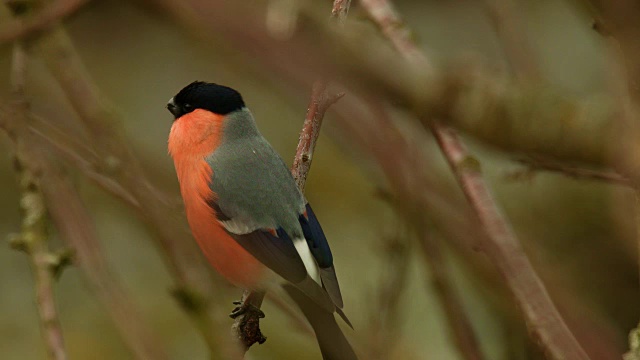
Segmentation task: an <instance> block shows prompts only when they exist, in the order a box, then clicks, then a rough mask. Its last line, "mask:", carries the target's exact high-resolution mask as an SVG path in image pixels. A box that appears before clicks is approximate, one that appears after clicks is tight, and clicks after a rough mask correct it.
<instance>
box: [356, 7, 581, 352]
mask: <svg viewBox="0 0 640 360" xmlns="http://www.w3.org/2000/svg"><path fill="white" fill-rule="evenodd" d="M381 1H382V0H381ZM382 2H385V1H382ZM366 4H367V2H366V1H363V5H365V6H366ZM386 6H387V8H392V5H391V3H390V2H387V4H386ZM369 14H370V15H371V16H372V18H373V19H374V20H376V21H377V23H378V25H379V26H380V27H384V26H385V25H386V26H388V24H389V23H390V22H388V21H387V22H381V21H378V20H380V19H381V17H380V16H379V13H377V12H376V11H375V9H371V10H369ZM389 16H393V14H392V15H389ZM393 23H395V24H401V23H402V22H401V21H400V19H398V18H396V21H394V22H393ZM398 27H399V26H396V29H388V30H387V31H385V32H384V33H385V34H386V35H387V36H388V37H389V40H390V41H391V42H392V43H393V44H394V46H395V47H396V49H397V50H398V51H400V52H401V54H402V55H403V56H405V57H406V58H407V60H414V61H415V59H416V58H415V55H414V54H415V53H416V52H417V46H416V45H415V44H413V43H412V42H411V40H410V39H408V38H407V37H406V34H407V31H401V30H398V29H397V28H398ZM400 45H401V46H400ZM411 45H413V48H415V49H416V50H414V51H412V52H410V53H409V52H407V54H406V55H405V54H404V53H402V50H403V49H406V48H407V46H409V48H411ZM418 60H419V61H421V62H422V63H424V65H423V64H418V65H422V67H427V66H428V62H427V57H426V56H424V55H423V56H422V59H421V60H420V58H418ZM429 128H430V129H431V131H432V133H433V134H434V136H435V138H436V140H437V141H438V144H439V146H440V149H441V150H442V153H443V155H444V156H445V158H446V160H447V162H448V163H449V165H450V166H451V168H452V170H453V171H454V173H455V175H456V178H457V180H458V182H459V183H460V186H461V187H462V190H463V192H464V193H465V195H466V197H467V199H468V200H469V203H470V204H471V207H472V208H473V209H474V211H475V213H476V215H477V216H478V218H479V219H480V223H481V224H482V225H483V227H484V230H485V231H486V233H487V234H488V235H489V236H488V237H487V238H486V239H485V241H483V244H482V245H483V250H484V251H485V253H486V254H487V255H488V256H489V257H490V258H491V259H492V260H493V261H494V262H495V263H496V266H497V267H498V269H499V270H500V273H501V274H502V276H503V277H504V278H505V279H506V281H507V284H508V286H509V289H510V290H511V292H512V294H513V296H514V298H515V300H516V302H517V303H518V305H519V306H520V308H521V310H522V311H523V315H524V317H525V319H526V320H527V325H528V327H529V331H530V332H531V334H532V336H533V337H534V339H536V340H538V341H539V344H540V346H541V347H542V348H543V350H544V351H545V352H547V354H548V355H549V356H550V357H552V358H554V359H588V356H587V354H586V353H585V352H584V350H583V349H582V347H581V346H580V344H579V343H578V341H577V340H576V339H575V337H574V335H573V334H572V333H571V331H570V330H569V328H568V327H567V325H566V324H565V322H564V321H563V319H562V317H561V316H560V314H559V312H558V310H557V309H556V307H555V305H554V304H553V301H552V300H551V298H550V297H549V295H548V294H547V290H546V288H545V286H544V284H543V283H542V281H541V280H540V278H539V277H538V275H537V274H536V272H535V270H534V269H533V266H532V265H531V263H530V262H529V259H528V258H527V256H526V254H525V253H524V250H523V249H522V247H521V245H520V243H519V241H518V239H517V238H516V236H515V233H514V232H513V230H512V229H511V226H510V225H509V223H508V222H507V220H506V219H505V218H504V217H503V216H502V214H501V212H500V210H499V209H498V207H497V205H496V204H495V202H494V200H493V197H492V195H491V193H490V191H489V189H488V187H487V186H486V184H485V182H484V179H483V178H482V175H481V173H480V170H479V163H478V162H477V161H476V160H475V159H473V158H472V157H471V156H470V155H469V154H468V153H467V151H466V149H465V146H464V144H463V143H462V142H461V141H460V140H459V138H458V136H457V134H456V133H455V131H453V130H452V129H447V128H445V127H443V126H441V125H440V124H438V123H437V122H436V121H433V120H431V124H430V127H429Z"/></svg>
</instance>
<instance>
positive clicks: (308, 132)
mask: <svg viewBox="0 0 640 360" xmlns="http://www.w3.org/2000/svg"><path fill="white" fill-rule="evenodd" d="M350 5H351V0H335V1H334V2H333V7H332V9H331V18H332V19H334V20H337V21H338V22H339V23H344V21H345V19H346V17H347V14H348V13H349V6H350ZM327 85H328V82H327V81H326V80H323V79H320V80H317V81H316V82H315V83H314V84H313V87H312V90H311V100H310V101H309V107H308V109H307V114H306V116H305V119H304V124H303V125H302V131H301V132H300V141H299V142H298V147H297V149H296V155H295V157H294V160H293V166H292V169H291V173H292V174H293V177H294V178H295V180H296V184H297V185H298V188H300V190H301V191H302V192H304V188H305V184H306V181H307V175H308V173H309V170H310V169H311V160H312V157H313V151H314V149H315V146H316V141H317V139H318V136H320V127H321V126H322V119H323V118H324V114H325V112H326V111H327V110H328V109H329V107H330V106H331V105H333V104H334V103H335V102H337V101H338V100H340V98H341V97H342V96H344V94H343V93H341V94H330V93H329V91H328V90H327ZM264 295H265V293H261V292H252V291H245V292H244V294H243V295H242V300H241V301H243V302H244V301H247V302H248V303H249V304H251V305H252V306H253V307H255V308H257V309H260V306H261V305H262V300H263V299H264ZM260 316H262V314H260V313H258V312H247V313H246V314H243V315H240V316H238V317H237V318H236V320H235V322H234V325H233V329H234V330H235V332H236V335H237V337H238V338H239V339H240V341H241V342H242V344H243V345H244V347H245V351H246V350H248V349H249V348H250V347H251V346H252V345H253V344H255V343H256V342H257V343H259V344H262V343H263V342H265V341H266V338H265V337H264V336H263V335H262V333H261V332H260Z"/></svg>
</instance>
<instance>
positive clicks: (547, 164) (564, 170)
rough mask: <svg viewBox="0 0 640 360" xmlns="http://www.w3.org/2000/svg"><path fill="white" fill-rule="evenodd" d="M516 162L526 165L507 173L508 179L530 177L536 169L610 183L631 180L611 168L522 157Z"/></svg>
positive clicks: (622, 183)
mask: <svg viewBox="0 0 640 360" xmlns="http://www.w3.org/2000/svg"><path fill="white" fill-rule="evenodd" d="M518 162H520V163H522V164H523V165H525V166H527V169H525V170H523V171H516V172H513V173H510V174H507V177H508V178H509V179H519V178H527V177H530V174H532V173H534V172H538V171H549V172H555V173H559V174H562V175H564V176H567V177H570V178H573V179H578V180H580V179H585V180H597V181H604V182H608V183H611V184H617V185H623V186H631V182H630V181H629V179H627V178H626V177H624V176H622V175H620V174H618V173H615V172H613V171H611V170H596V169H589V168H583V167H577V166H570V165H565V164H562V163H558V162H553V161H547V160H545V159H536V158H523V159H519V160H518Z"/></svg>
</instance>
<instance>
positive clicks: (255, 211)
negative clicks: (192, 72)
mask: <svg viewBox="0 0 640 360" xmlns="http://www.w3.org/2000/svg"><path fill="white" fill-rule="evenodd" d="M167 108H168V109H169V111H170V112H171V113H172V114H173V115H174V117H175V121H174V122H173V126H172V127H171V133H170V135H169V153H170V154H171V156H172V157H173V160H174V163H175V168H176V172H177V175H178V180H179V182H180V191H181V193H182V198H183V200H184V204H185V209H186V214H187V219H188V221H189V225H190V227H191V231H192V233H193V236H194V237H195V239H196V241H197V243H198V244H199V246H200V248H201V249H202V251H203V252H204V254H205V256H206V257H207V259H208V260H209V262H210V263H211V265H212V266H213V267H214V268H215V269H216V270H217V271H218V272H220V273H221V274H222V275H223V276H225V277H226V278H227V279H228V280H229V281H230V282H232V283H233V284H235V285H237V286H241V287H243V288H247V289H251V290H257V291H266V290H268V289H269V287H271V286H273V285H275V284H278V285H282V286H283V287H284V289H285V290H286V291H287V293H288V294H289V295H290V296H291V297H292V298H293V299H294V300H295V301H296V303H297V304H298V305H299V307H300V308H301V310H302V311H303V313H304V314H305V316H306V317H307V319H309V321H310V323H311V325H312V327H313V328H314V330H315V332H316V335H317V338H318V342H319V345H320V349H321V352H322V354H323V358H324V359H332V360H333V359H335V360H343V359H344V360H351V359H356V356H355V354H354V353H353V350H352V349H351V347H350V345H349V343H348V342H347V340H346V339H345V337H344V335H343V334H342V331H341V330H340V328H339V327H338V325H337V324H336V322H335V319H334V316H333V312H334V311H337V312H338V313H339V314H340V315H341V316H342V317H343V319H345V321H346V322H347V323H349V321H348V320H347V318H346V316H344V313H343V312H342V310H341V309H342V307H343V301H342V295H341V293H340V287H339V286H338V279H337V278H336V273H335V269H334V266H333V257H332V255H331V250H330V248H329V243H328V242H327V239H326V238H325V235H324V233H323V231H322V228H321V227H320V223H319V222H318V220H317V218H316V216H315V215H314V213H313V210H312V209H311V207H310V206H309V204H308V203H307V201H306V199H305V197H304V196H303V194H302V193H301V192H300V190H299V189H298V188H297V186H296V184H295V182H294V179H293V177H292V175H291V173H290V172H289V170H288V168H287V166H286V165H285V163H284V161H283V160H282V158H280V156H279V155H278V154H277V153H276V151H275V150H274V149H273V148H272V147H271V145H270V144H269V143H268V142H267V140H266V139H265V138H264V137H263V136H262V135H261V134H260V132H259V131H258V129H257V127H256V123H255V120H254V118H253V116H252V114H251V112H250V111H249V110H248V109H247V108H246V106H245V104H244V101H243V99H242V96H241V95H240V94H239V93H238V92H237V91H235V90H233V89H231V88H229V87H226V86H221V85H217V84H213V83H205V82H199V81H197V82H194V83H191V84H189V85H188V86H186V87H185V88H184V89H182V90H181V91H180V92H179V93H178V94H177V95H175V96H174V97H173V98H171V100H170V101H169V103H168V105H167ZM242 311H243V307H242V306H241V307H240V308H239V309H238V311H236V315H237V314H239V313H241V312H242ZM349 325H350V324H349Z"/></svg>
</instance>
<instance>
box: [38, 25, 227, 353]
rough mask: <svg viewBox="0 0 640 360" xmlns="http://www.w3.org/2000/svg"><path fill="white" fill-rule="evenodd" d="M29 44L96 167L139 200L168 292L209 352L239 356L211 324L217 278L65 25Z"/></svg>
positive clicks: (215, 315)
mask: <svg viewBox="0 0 640 360" xmlns="http://www.w3.org/2000/svg"><path fill="white" fill-rule="evenodd" d="M34 45H35V46H34V49H35V50H36V51H37V52H38V55H39V56H40V57H41V58H42V59H43V61H44V63H45V65H46V66H47V67H48V70H49V71H50V72H51V74H52V75H53V77H54V78H55V79H56V80H57V82H58V84H59V85H60V87H61V88H62V90H63V91H64V92H65V94H66V96H67V98H68V99H69V101H70V103H71V105H72V106H73V107H74V109H75V110H76V111H77V113H78V114H79V115H80V119H81V120H82V121H83V122H84V124H85V126H86V128H87V129H88V130H89V133H90V134H91V140H90V141H91V143H92V144H94V146H95V148H96V149H97V152H98V153H100V157H99V159H100V162H99V163H96V164H93V165H94V167H95V169H96V170H97V171H98V172H100V173H103V174H108V175H109V176H110V177H111V178H112V179H114V180H116V181H117V182H118V183H119V184H120V185H121V186H122V187H123V188H124V190H126V192H128V193H129V194H131V195H132V196H133V199H131V200H133V202H134V203H137V204H141V206H144V208H141V209H140V210H139V211H138V212H137V213H138V214H139V215H140V217H141V218H142V220H143V221H144V222H145V223H146V225H147V226H148V228H149V230H150V231H152V233H153V234H154V235H155V237H154V239H155V240H157V245H158V246H159V248H160V249H161V250H162V254H163V255H164V260H165V261H166V263H167V265H168V268H169V269H170V271H171V272H172V274H173V276H174V279H175V281H176V286H175V289H174V291H173V295H174V297H175V298H176V300H177V301H178V304H179V305H180V306H181V307H182V309H183V310H184V311H185V312H186V313H187V315H189V317H190V319H191V320H192V322H193V323H194V324H195V325H196V328H197V329H198V330H199V332H200V333H201V334H202V336H203V337H204V339H205V341H206V343H207V345H208V347H209V349H210V351H211V354H212V356H214V355H213V354H220V353H221V352H222V353H224V354H225V357H226V358H238V357H239V355H238V351H237V349H236V347H235V344H230V342H229V341H228V336H227V334H226V333H224V332H221V331H219V330H218V328H217V327H216V326H215V323H216V322H217V319H220V318H222V314H221V312H220V311H219V310H220V309H219V308H216V307H214V306H213V303H212V302H210V301H209V300H210V299H211V298H212V296H213V285H214V284H215V282H216V280H215V278H213V277H212V276H211V273H210V271H209V268H208V267H207V265H205V263H204V261H203V258H202V256H201V255H200V253H199V250H198V249H197V248H196V245H195V243H194V242H193V241H187V240H186V239H187V238H188V237H189V233H188V232H187V231H186V229H187V228H186V226H185V224H184V221H183V218H182V217H177V216H174V215H175V211H174V210H175V209H173V207H172V206H171V204H169V203H168V202H167V200H166V199H167V196H166V194H164V193H162V192H161V191H159V190H158V189H156V188H155V187H154V186H153V185H152V184H151V183H150V182H149V181H148V179H147V177H146V175H145V174H144V171H143V170H142V168H141V166H140V163H139V161H138V159H137V158H136V157H135V155H134V153H133V151H132V150H131V148H130V145H129V141H128V139H127V138H126V136H125V134H124V130H123V128H122V121H121V118H120V117H119V115H118V114H117V112H116V111H115V110H114V107H113V106H112V105H110V104H109V101H108V100H107V99H106V98H105V97H104V96H103V95H102V94H101V93H100V91H99V89H98V87H97V85H96V84H95V83H94V81H93V79H92V77H91V75H90V74H89V73H88V71H87V70H86V67H85V65H84V63H83V61H82V59H81V58H80V57H79V55H78V54H77V52H76V50H75V47H74V45H73V43H72V42H71V40H70V39H69V37H68V35H67V34H66V32H65V31H64V29H63V28H62V27H61V26H60V25H54V26H52V27H51V29H50V31H49V32H47V33H46V34H43V35H42V36H41V37H39V38H38V39H36V41H34Z"/></svg>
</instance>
